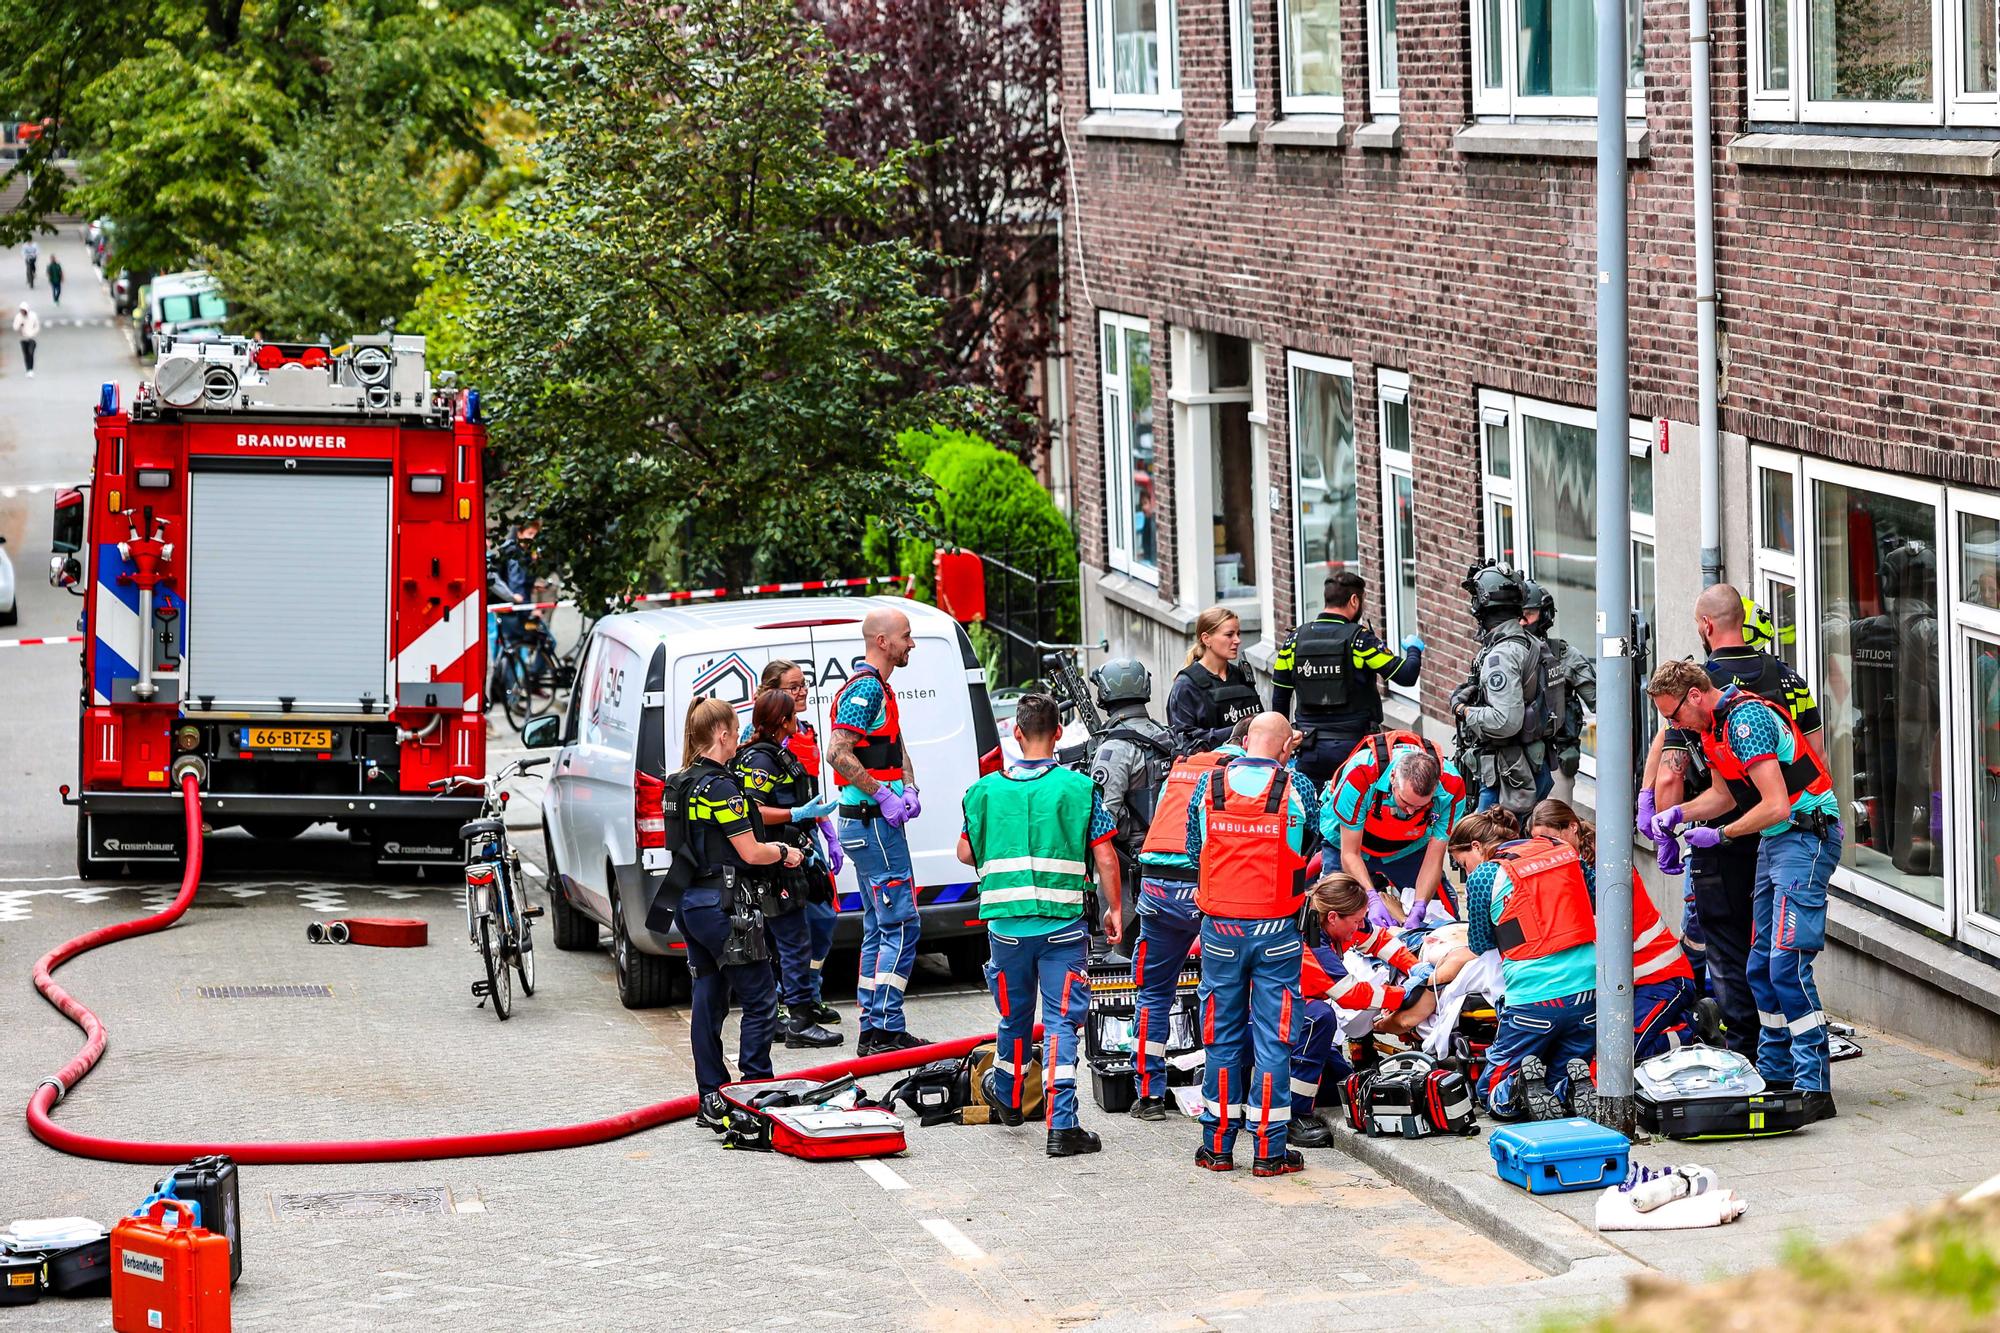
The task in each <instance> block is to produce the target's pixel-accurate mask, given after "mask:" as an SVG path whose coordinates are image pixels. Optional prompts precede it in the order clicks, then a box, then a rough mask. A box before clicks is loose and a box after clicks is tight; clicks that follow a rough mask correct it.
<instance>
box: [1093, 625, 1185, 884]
mask: <svg viewBox="0 0 2000 1333" xmlns="http://www.w3.org/2000/svg"><path fill="white" fill-rule="evenodd" d="M1090 681H1091V684H1092V685H1093V686H1095V687H1096V692H1097V706H1098V707H1099V708H1101V709H1103V710H1104V714H1105V720H1106V721H1107V722H1108V723H1109V725H1108V726H1107V727H1106V729H1105V732H1104V735H1103V737H1102V738H1101V739H1100V740H1099V741H1098V745H1097V754H1096V755H1095V756H1094V757H1093V758H1092V760H1091V766H1090V776H1091V777H1092V778H1093V779H1094V780H1095V781H1096V783H1097V792H1098V795H1099V796H1101V797H1102V798H1103V799H1104V808H1105V809H1106V810H1108V811H1110V813H1111V819H1112V822H1113V823H1114V824H1115V825H1116V826H1117V829H1118V835H1117V837H1116V838H1114V839H1113V840H1112V846H1113V848H1114V849H1115V850H1116V852H1117V854H1118V869H1119V878H1118V886H1119V889H1118V892H1119V901H1120V903H1121V904H1123V905H1124V906H1125V907H1126V908H1127V909H1129V908H1130V907H1131V906H1132V899H1133V896H1134V895H1135V894H1137V892H1138V889H1139V877H1138V874H1137V873H1136V869H1135V867H1136V865H1137V863H1138V860H1139V847H1140V845H1141V844H1142V843H1144V842H1145V840H1146V830H1147V829H1148V828H1149V827H1151V825H1152V822H1153V808H1154V806H1155V805H1156V804H1157V803H1158V801H1159V796H1160V784H1161V783H1163V782H1165V781H1166V780H1167V773H1168V772H1169V771H1170V770H1171V769H1172V768H1173V764H1174V736H1173V733H1172V732H1170V731H1168V730H1167V729H1166V728H1165V727H1163V726H1161V725H1160V724H1159V723H1158V722H1155V721H1154V720H1153V718H1152V715H1151V714H1149V713H1148V712H1147V711H1146V705H1147V704H1149V703H1151V702H1152V700H1153V677H1152V673H1151V672H1149V671H1147V670H1146V668H1145V666H1144V664H1142V663H1141V662H1140V661H1139V660H1138V659H1137V658H1132V657H1116V658H1113V659H1112V660H1111V661H1109V662H1106V663H1105V664H1104V665H1103V666H1101V667H1099V668H1097V670H1095V671H1093V672H1091V673H1090ZM1126 919H1127V920H1130V916H1129V915H1128V916H1127V918H1126Z"/></svg>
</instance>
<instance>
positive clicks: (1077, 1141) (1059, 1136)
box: [1049, 1126, 1104, 1157]
mask: <svg viewBox="0 0 2000 1333" xmlns="http://www.w3.org/2000/svg"><path fill="white" fill-rule="evenodd" d="M1103 1147H1104V1143H1103V1141H1102V1140H1101V1139H1099V1138H1098V1137H1097V1135H1095V1134H1093V1133H1091V1132H1090V1131H1089V1130H1087V1129H1082V1128H1079V1127H1076V1126H1072V1127H1071V1128H1069V1129H1052V1130H1050V1131H1049V1156H1051V1157H1081V1156H1083V1155H1084V1154H1085V1153H1093V1152H1097V1151H1100V1150H1101V1149H1102V1148H1103Z"/></svg>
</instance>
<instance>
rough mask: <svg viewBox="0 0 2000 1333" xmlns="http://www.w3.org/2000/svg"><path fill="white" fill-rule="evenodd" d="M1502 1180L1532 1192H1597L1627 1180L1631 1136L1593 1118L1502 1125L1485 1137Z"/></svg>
mask: <svg viewBox="0 0 2000 1333" xmlns="http://www.w3.org/2000/svg"><path fill="white" fill-rule="evenodd" d="M1486 1144H1487V1151H1489V1152H1491V1153H1492V1154H1493V1165H1494V1168H1495V1169H1496V1170H1497V1171H1499V1173H1500V1179H1502V1180H1505V1181H1508V1182H1509V1183H1511V1184H1515V1185H1519V1186H1520V1187H1521V1188H1522V1189H1524V1190H1526V1191H1528V1193H1530V1194H1565V1193H1568V1192H1570V1191H1573V1190H1596V1189H1603V1188H1605V1187H1606V1186H1609V1185H1616V1184H1618V1183H1619V1182H1620V1181H1622V1180H1624V1179H1625V1172H1626V1168H1627V1165H1628V1163H1629V1160H1630V1158H1631V1153H1632V1143H1631V1140H1629V1139H1627V1138H1626V1137H1625V1136H1624V1135H1623V1134H1620V1133H1619V1132H1618V1131H1617V1130H1615V1129H1606V1128H1605V1127H1604V1126H1602V1125H1600V1124H1598V1123H1597V1122H1596V1121H1594V1120H1585V1119H1582V1118H1581V1117H1577V1118H1573V1119H1569V1120H1543V1121H1539V1122H1535V1123H1530V1124H1520V1125H1504V1126H1502V1127H1500V1128H1498V1129H1496V1130H1494V1131H1493V1136H1492V1137H1491V1138H1489V1139H1487V1140H1486Z"/></svg>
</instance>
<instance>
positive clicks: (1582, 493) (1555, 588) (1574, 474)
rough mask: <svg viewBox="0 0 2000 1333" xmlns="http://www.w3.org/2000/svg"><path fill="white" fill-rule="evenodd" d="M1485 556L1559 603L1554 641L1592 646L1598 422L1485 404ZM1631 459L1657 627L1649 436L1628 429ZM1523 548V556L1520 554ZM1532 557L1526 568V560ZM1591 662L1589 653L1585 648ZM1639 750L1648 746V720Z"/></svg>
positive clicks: (1640, 425) (1590, 734) (1528, 405)
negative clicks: (1516, 572) (1522, 575)
mask: <svg viewBox="0 0 2000 1333" xmlns="http://www.w3.org/2000/svg"><path fill="white" fill-rule="evenodd" d="M1479 407H1480V434H1481V436H1482V448H1481V452H1482V454H1483V455H1484V463H1483V467H1484V469H1485V474H1484V489H1485V493H1486V494H1485V513H1486V549H1487V554H1488V555H1491V556H1493V557H1494V558H1496V559H1499V560H1501V561H1503V562H1504V563H1506V564H1509V565H1511V566H1513V567H1514V568H1516V569H1518V570H1521V571H1522V572H1523V573H1525V574H1527V575H1528V576H1529V577H1530V578H1532V579H1534V580H1535V581H1536V582H1537V583H1539V584H1541V585H1542V587H1544V588H1545V589H1547V590H1548V591H1549V593H1550V594H1551V595H1552V596H1553V597H1554V598H1555V603H1556V633H1557V634H1558V635H1559V636H1561V637H1566V638H1569V639H1572V640H1575V641H1578V642H1579V643H1580V644H1584V645H1592V646H1594V644H1595V639H1594V637H1593V635H1592V633H1591V627H1592V626H1594V625H1595V624H1596V623H1597V414H1596V413H1594V412H1592V411H1590V410H1588V409H1586V408H1576V407H1564V406H1562V405H1560V404H1557V403H1543V402H1537V401H1536V400H1534V399H1531V398H1522V397H1518V396H1516V395H1513V394H1504V393H1493V392H1489V391H1482V392H1481V393H1480V395H1479ZM1626 438H1627V441H1628V446H1629V448H1630V450H1631V453H1632V462H1631V473H1630V490H1631V494H1632V511H1631V524H1632V550H1631V552H1630V558H1631V570H1632V585H1631V589H1630V595H1631V597H1632V607H1633V609H1634V610H1635V611H1637V612H1638V614H1639V616H1640V617H1641V618H1643V619H1644V620H1645V621H1647V622H1648V623H1656V616H1657V611H1656V608H1655V602H1654V585H1655V578H1654V540H1655V534H1654V528H1653V468H1652V458H1651V449H1652V439H1653V437H1652V431H1651V428H1650V426H1649V425H1648V423H1646V422H1644V421H1637V420H1635V421H1632V422H1630V423H1629V426H1628V429H1627V437H1626ZM1517 540H1518V543H1519V546H1518V548H1517V544H1516V543H1517ZM1522 556H1525V559H1522V558H1519V557H1522ZM1580 651H1584V652H1585V654H1586V655H1589V654H1590V652H1591V648H1589V647H1585V648H1581V649H1580ZM1640 726H1641V730H1640V736H1639V741H1640V743H1641V744H1642V745H1643V744H1645V743H1647V742H1648V741H1650V739H1651V729H1650V728H1651V724H1649V723H1647V722H1645V721H1644V720H1643V719H1642V720H1641V724H1640ZM1596 747H1597V734H1596V723H1595V721H1594V720H1592V721H1590V722H1589V723H1587V724H1586V726H1585V728H1584V735H1583V751H1584V769H1585V771H1586V772H1589V773H1591V774H1593V775H1594V774H1595V773H1596V771H1597V770H1596V761H1595V754H1596Z"/></svg>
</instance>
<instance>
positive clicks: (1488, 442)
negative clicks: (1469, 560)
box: [1479, 394, 1521, 563]
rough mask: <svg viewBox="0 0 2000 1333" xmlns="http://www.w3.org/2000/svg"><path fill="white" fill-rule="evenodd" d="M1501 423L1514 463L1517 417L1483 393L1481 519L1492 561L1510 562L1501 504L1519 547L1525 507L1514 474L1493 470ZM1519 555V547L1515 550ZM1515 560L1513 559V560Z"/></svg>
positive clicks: (1485, 542) (1480, 474)
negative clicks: (1494, 442) (1502, 541)
mask: <svg viewBox="0 0 2000 1333" xmlns="http://www.w3.org/2000/svg"><path fill="white" fill-rule="evenodd" d="M1494 426H1498V427H1500V428H1501V429H1502V430H1505V431H1506V432H1507V466H1508V468H1509V469H1510V471H1511V469H1512V468H1513V466H1514V419H1513V412H1512V409H1511V407H1509V406H1504V405H1501V404H1499V403H1488V402H1487V401H1486V395H1485V394H1481V395H1480V403H1479V459H1480V463H1479V479H1480V487H1479V493H1480V503H1479V511H1480V518H1481V519H1482V520H1483V522H1482V524H1481V531H1482V532H1483V533H1484V534H1485V535H1484V537H1483V538H1482V541H1483V544H1484V546H1485V550H1486V558H1487V559H1489V560H1500V561H1508V553H1507V552H1506V551H1505V550H1503V549H1502V548H1501V545H1500V507H1501V506H1502V505H1505V506H1506V508H1507V521H1508V525H1509V527H1510V528H1512V530H1513V536H1514V542H1515V544H1516V547H1517V548H1518V546H1519V544H1520V541H1521V506H1520V503H1519V501H1518V499H1517V498H1516V492H1515V489H1514V478H1513V476H1511V475H1510V476H1505V477H1503V476H1501V475H1500V474H1499V473H1498V472H1495V471H1494V470H1493V451H1492V447H1491V446H1492V437H1491V435H1490V433H1489V432H1490V428H1492V427H1494ZM1515 554H1516V555H1518V554H1519V551H1518V549H1517V550H1516V551H1515ZM1510 563H1511V562H1510Z"/></svg>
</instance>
